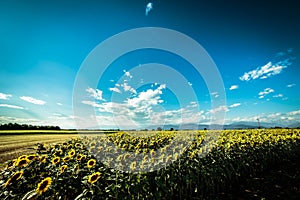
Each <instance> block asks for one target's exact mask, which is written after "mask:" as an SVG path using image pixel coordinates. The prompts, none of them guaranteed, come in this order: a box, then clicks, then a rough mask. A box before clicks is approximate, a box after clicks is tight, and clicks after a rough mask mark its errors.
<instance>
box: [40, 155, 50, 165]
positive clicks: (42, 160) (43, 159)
mask: <svg viewBox="0 0 300 200" xmlns="http://www.w3.org/2000/svg"><path fill="white" fill-rule="evenodd" d="M47 157H48V155H47V154H44V155H41V156H40V162H42V163H44V162H46V159H47Z"/></svg>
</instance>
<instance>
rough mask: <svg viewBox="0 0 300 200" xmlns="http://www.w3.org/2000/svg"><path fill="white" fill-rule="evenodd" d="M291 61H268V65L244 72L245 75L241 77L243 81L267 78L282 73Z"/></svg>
mask: <svg viewBox="0 0 300 200" xmlns="http://www.w3.org/2000/svg"><path fill="white" fill-rule="evenodd" d="M288 65H290V63H287V62H285V61H281V62H278V63H276V64H272V62H268V63H267V64H266V65H264V66H261V67H258V68H256V69H255V70H252V71H249V72H246V73H244V75H243V76H241V77H240V80H241V81H250V80H251V79H252V80H254V79H257V78H259V79H266V78H269V77H271V76H274V75H277V74H280V73H281V71H282V70H283V69H284V68H286V67H287V66H288Z"/></svg>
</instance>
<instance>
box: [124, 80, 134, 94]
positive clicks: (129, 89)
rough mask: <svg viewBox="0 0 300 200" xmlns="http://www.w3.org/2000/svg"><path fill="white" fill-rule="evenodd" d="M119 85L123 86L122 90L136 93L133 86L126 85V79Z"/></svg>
mask: <svg viewBox="0 0 300 200" xmlns="http://www.w3.org/2000/svg"><path fill="white" fill-rule="evenodd" d="M121 87H122V88H123V90H124V91H125V92H132V93H134V94H137V92H136V90H135V89H134V88H133V87H131V86H130V85H128V83H127V82H126V81H124V83H123V84H121Z"/></svg>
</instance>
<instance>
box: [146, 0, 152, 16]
mask: <svg viewBox="0 0 300 200" xmlns="http://www.w3.org/2000/svg"><path fill="white" fill-rule="evenodd" d="M152 9H153V3H151V2H149V3H148V4H147V5H146V10H145V15H146V16H148V14H149V12H150V11H151V10H152Z"/></svg>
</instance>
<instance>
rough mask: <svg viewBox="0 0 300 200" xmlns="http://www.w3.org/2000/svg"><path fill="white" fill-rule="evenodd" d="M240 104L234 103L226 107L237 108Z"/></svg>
mask: <svg viewBox="0 0 300 200" xmlns="http://www.w3.org/2000/svg"><path fill="white" fill-rule="evenodd" d="M240 105H241V104H240V103H234V104H232V105H230V106H228V107H229V108H236V107H239V106H240Z"/></svg>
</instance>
